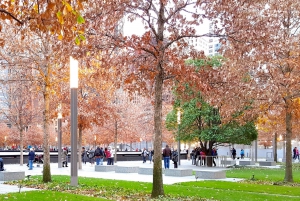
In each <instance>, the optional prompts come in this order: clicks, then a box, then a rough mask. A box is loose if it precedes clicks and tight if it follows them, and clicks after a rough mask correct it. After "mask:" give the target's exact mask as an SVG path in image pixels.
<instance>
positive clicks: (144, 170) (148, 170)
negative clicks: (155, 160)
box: [138, 167, 153, 175]
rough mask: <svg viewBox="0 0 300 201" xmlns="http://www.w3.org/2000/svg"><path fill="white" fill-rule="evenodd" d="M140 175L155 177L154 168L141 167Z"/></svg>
mask: <svg viewBox="0 0 300 201" xmlns="http://www.w3.org/2000/svg"><path fill="white" fill-rule="evenodd" d="M138 173H139V174H147V175H153V168H149V167H139V170H138Z"/></svg>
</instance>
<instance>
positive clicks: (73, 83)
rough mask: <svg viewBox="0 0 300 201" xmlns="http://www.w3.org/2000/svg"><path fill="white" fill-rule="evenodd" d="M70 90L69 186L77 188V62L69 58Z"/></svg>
mask: <svg viewBox="0 0 300 201" xmlns="http://www.w3.org/2000/svg"><path fill="white" fill-rule="evenodd" d="M70 88H71V183H70V185H71V186H78V168H77V161H78V157H77V127H78V122H77V88H78V61H77V60H75V59H73V58H72V57H70Z"/></svg>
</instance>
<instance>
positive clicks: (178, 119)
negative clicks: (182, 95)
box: [177, 109, 181, 165]
mask: <svg viewBox="0 0 300 201" xmlns="http://www.w3.org/2000/svg"><path fill="white" fill-rule="evenodd" d="M180 117H181V112H180V110H179V109H178V110H177V124H178V148H177V149H178V150H177V151H178V165H180V138H179V125H180V123H181V121H180V120H181V119H180Z"/></svg>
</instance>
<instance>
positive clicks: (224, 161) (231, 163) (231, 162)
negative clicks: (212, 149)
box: [221, 160, 236, 165]
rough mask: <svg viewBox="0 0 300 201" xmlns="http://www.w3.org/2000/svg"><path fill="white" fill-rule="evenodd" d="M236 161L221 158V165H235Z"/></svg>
mask: <svg viewBox="0 0 300 201" xmlns="http://www.w3.org/2000/svg"><path fill="white" fill-rule="evenodd" d="M235 164H236V162H235V161H232V160H221V165H235Z"/></svg>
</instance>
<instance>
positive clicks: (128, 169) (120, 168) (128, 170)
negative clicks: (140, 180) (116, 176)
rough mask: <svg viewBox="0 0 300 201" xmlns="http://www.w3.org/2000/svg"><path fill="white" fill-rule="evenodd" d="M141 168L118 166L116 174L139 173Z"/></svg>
mask: <svg viewBox="0 0 300 201" xmlns="http://www.w3.org/2000/svg"><path fill="white" fill-rule="evenodd" d="M138 171H139V167H138V166H130V167H128V166H116V167H115V172H116V173H138Z"/></svg>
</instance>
